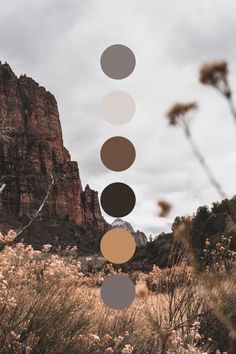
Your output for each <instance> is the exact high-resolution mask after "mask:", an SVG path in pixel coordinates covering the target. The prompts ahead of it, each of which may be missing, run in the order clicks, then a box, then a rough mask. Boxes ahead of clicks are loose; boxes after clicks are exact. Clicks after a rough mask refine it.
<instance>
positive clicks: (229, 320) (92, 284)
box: [0, 231, 236, 354]
mask: <svg viewBox="0 0 236 354" xmlns="http://www.w3.org/2000/svg"><path fill="white" fill-rule="evenodd" d="M11 239H14V233H13V232H12V231H11V232H9V234H8V235H6V236H5V237H4V236H1V242H2V244H4V246H3V249H2V251H1V252H0V264H1V266H0V285H1V286H0V314H1V322H0V353H4V354H13V353H14V354H18V353H19V354H20V353H27V354H28V353H34V354H36V353H40V354H42V353H58V354H59V353H71V354H73V353H81V354H82V353H99V354H100V353H117V354H118V353H122V354H128V353H139V354H145V353H153V354H158V353H160V354H164V353H167V354H172V353H173V354H188V353H193V354H197V353H199V354H200V353H201V354H203V353H218V354H219V353H223V352H226V349H225V348H227V353H234V349H233V348H234V344H235V342H234V341H235V339H236V323H235V322H236V320H235V318H236V304H235V295H236V283H235V278H236V274H235V254H234V253H233V252H231V251H229V250H228V249H227V245H226V243H225V242H226V240H224V238H223V239H222V243H221V244H218V245H217V249H216V250H214V251H211V253H212V252H213V256H214V257H216V258H215V262H213V264H212V265H211V266H206V268H205V270H204V271H202V272H199V271H197V270H196V269H195V266H194V265H190V263H189V262H187V261H186V260H185V259H183V258H182V259H181V260H180V261H179V264H178V265H175V266H173V267H170V268H165V269H163V270H161V269H159V268H158V267H155V266H154V267H153V271H152V272H149V273H143V272H141V271H134V272H131V273H130V277H131V278H132V279H133V281H134V282H135V284H136V300H135V302H134V303H133V304H132V306H131V307H130V308H128V309H127V310H124V311H113V310H110V309H108V308H106V307H105V306H104V305H103V304H102V303H101V301H100V296H99V288H100V286H101V284H102V282H103V280H104V279H105V277H107V276H109V274H113V273H115V272H119V270H114V269H113V268H112V266H111V265H110V264H106V263H105V262H102V260H101V258H99V257H98V258H96V257H83V258H81V257H79V258H78V256H77V251H76V250H75V249H68V250H67V251H65V252H64V253H63V254H62V253H61V254H60V255H59V254H52V253H50V245H45V246H44V248H43V249H42V251H35V250H33V248H32V247H31V246H24V245H23V244H22V243H17V244H14V245H12V244H8V241H9V240H11ZM227 244H228V241H227ZM208 246H209V245H208V242H207V243H206V249H205V254H207V252H208ZM189 252H191V251H189ZM193 264H194V263H193Z"/></svg>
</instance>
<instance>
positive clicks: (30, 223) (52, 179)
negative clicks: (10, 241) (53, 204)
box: [16, 174, 55, 239]
mask: <svg viewBox="0 0 236 354" xmlns="http://www.w3.org/2000/svg"><path fill="white" fill-rule="evenodd" d="M50 177H51V183H50V185H49V187H48V190H47V194H46V196H45V198H44V200H43V202H42V204H41V205H40V207H39V209H38V210H37V211H36V213H35V215H34V216H33V217H32V219H31V220H30V221H29V223H28V224H27V225H25V226H24V227H23V228H22V229H21V230H20V231H19V232H18V233H17V235H16V239H17V238H19V236H20V235H22V233H23V232H24V231H25V230H27V229H28V228H29V227H30V226H31V225H32V224H33V222H34V221H35V219H36V218H37V217H38V215H39V213H40V212H41V210H42V209H43V207H44V205H45V203H46V201H47V200H48V198H49V196H50V193H51V190H52V188H53V186H54V184H55V180H54V177H53V175H52V174H50Z"/></svg>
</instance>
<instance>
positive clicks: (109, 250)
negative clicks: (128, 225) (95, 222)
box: [100, 228, 136, 264]
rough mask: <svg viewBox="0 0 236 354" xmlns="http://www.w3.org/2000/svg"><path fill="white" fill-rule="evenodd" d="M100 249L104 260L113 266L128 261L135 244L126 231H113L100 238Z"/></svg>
mask: <svg viewBox="0 0 236 354" xmlns="http://www.w3.org/2000/svg"><path fill="white" fill-rule="evenodd" d="M100 249H101V252H102V255H103V257H104V258H106V259H107V260H108V261H109V262H112V263H115V264H122V263H125V262H127V261H129V260H130V259H131V258H132V257H133V255H134V252H135V249H136V242H135V239H134V237H133V235H131V234H130V233H129V232H128V231H126V230H123V229H118V228H117V229H113V230H110V231H108V232H107V233H106V234H105V235H104V236H103V238H102V240H101V243H100Z"/></svg>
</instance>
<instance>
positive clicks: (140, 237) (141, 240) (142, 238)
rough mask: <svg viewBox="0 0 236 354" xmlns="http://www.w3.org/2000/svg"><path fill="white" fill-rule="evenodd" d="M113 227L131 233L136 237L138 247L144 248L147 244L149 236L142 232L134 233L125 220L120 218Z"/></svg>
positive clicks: (114, 222)
mask: <svg viewBox="0 0 236 354" xmlns="http://www.w3.org/2000/svg"><path fill="white" fill-rule="evenodd" d="M111 226H112V227H113V228H120V229H124V230H126V231H128V232H130V233H131V234H132V235H133V236H134V238H135V241H136V245H137V246H144V245H145V244H146V243H147V236H146V235H145V234H144V233H143V232H142V231H139V230H137V231H134V229H133V227H132V225H131V224H130V223H129V222H127V221H125V220H122V219H119V218H118V219H116V220H114V221H113V223H112V224H111Z"/></svg>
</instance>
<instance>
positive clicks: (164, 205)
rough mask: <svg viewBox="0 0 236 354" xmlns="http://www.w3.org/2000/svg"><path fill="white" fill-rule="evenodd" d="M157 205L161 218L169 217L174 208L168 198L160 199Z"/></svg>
mask: <svg viewBox="0 0 236 354" xmlns="http://www.w3.org/2000/svg"><path fill="white" fill-rule="evenodd" d="M157 205H158V207H159V208H160V211H159V214H158V216H159V217H161V218H165V217H167V216H168V214H169V212H170V210H171V208H172V205H171V204H170V203H169V202H167V201H166V200H159V201H158V203H157Z"/></svg>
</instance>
